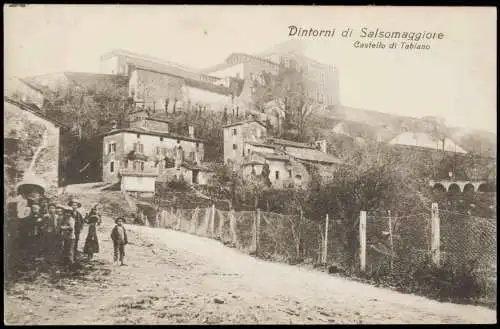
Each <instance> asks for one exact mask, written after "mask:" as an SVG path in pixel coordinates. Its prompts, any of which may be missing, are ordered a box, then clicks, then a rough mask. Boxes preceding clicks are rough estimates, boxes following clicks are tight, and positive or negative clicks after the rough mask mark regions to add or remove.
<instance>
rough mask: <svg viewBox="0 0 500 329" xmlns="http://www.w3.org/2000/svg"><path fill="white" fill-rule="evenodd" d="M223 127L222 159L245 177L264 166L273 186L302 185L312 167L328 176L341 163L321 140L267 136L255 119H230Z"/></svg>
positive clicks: (306, 181)
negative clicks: (308, 141) (307, 140)
mask: <svg viewBox="0 0 500 329" xmlns="http://www.w3.org/2000/svg"><path fill="white" fill-rule="evenodd" d="M223 130H224V134H223V136H224V162H225V163H226V164H230V165H233V166H236V167H237V168H239V170H241V172H242V174H243V177H244V178H246V179H252V177H253V176H254V175H261V174H262V172H263V169H264V167H267V169H268V170H269V173H268V178H269V181H270V182H271V184H272V186H273V187H275V188H288V187H305V186H307V184H308V183H309V181H310V179H311V172H312V171H313V169H314V170H315V171H316V172H317V173H318V174H319V175H320V176H321V177H323V178H324V179H328V178H330V177H332V175H334V173H335V171H336V170H337V169H338V167H339V166H341V165H342V162H341V161H340V160H339V159H338V158H336V157H335V156H333V155H331V154H328V153H327V152H326V149H327V145H326V141H325V140H321V141H317V142H316V143H314V144H306V143H297V142H293V141H289V140H284V139H278V138H272V137H268V136H267V128H266V127H265V125H264V124H262V123H261V122H260V121H258V120H254V119H249V120H245V121H239V122H234V123H230V124H227V125H225V126H223Z"/></svg>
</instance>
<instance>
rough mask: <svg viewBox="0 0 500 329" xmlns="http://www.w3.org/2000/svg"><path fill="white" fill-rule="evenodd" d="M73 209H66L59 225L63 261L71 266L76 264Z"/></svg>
mask: <svg viewBox="0 0 500 329" xmlns="http://www.w3.org/2000/svg"><path fill="white" fill-rule="evenodd" d="M72 213H73V211H72V209H64V217H63V220H62V223H61V225H60V226H59V230H60V232H61V233H60V236H61V240H62V241H61V242H62V243H61V247H62V256H63V261H64V262H65V263H66V264H67V265H70V266H73V265H74V264H75V254H74V251H75V219H74V218H73V216H72Z"/></svg>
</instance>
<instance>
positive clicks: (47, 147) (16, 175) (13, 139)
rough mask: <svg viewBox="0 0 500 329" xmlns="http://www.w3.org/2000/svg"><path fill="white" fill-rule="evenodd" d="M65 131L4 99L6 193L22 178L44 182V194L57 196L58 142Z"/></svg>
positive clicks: (32, 109)
mask: <svg viewBox="0 0 500 329" xmlns="http://www.w3.org/2000/svg"><path fill="white" fill-rule="evenodd" d="M66 131H67V127H66V126H65V125H64V124H62V123H60V122H58V121H57V120H54V119H51V118H48V117H47V116H45V115H44V114H43V113H42V112H41V111H40V110H39V109H38V108H36V107H34V106H32V105H27V104H24V103H22V102H19V101H16V100H13V99H11V98H8V97H5V98H4V161H5V163H4V179H5V187H6V188H7V189H8V190H7V191H6V192H7V193H12V192H13V190H12V189H11V188H13V186H15V184H17V183H18V182H20V181H21V180H22V178H23V177H24V176H25V175H34V176H37V177H38V178H41V179H43V180H44V181H45V183H46V185H47V193H48V194H49V195H51V194H52V195H55V194H57V188H58V187H59V186H60V185H61V184H62V179H63V169H64V168H62V165H61V164H60V162H61V161H60V158H61V156H60V155H61V154H60V153H61V148H60V143H61V138H62V136H64V135H65V133H66Z"/></svg>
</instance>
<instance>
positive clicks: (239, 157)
mask: <svg viewBox="0 0 500 329" xmlns="http://www.w3.org/2000/svg"><path fill="white" fill-rule="evenodd" d="M222 129H223V134H224V135H223V136H224V137H223V138H224V163H241V162H242V161H243V158H244V156H245V142H246V141H252V142H258V141H264V140H265V138H266V136H267V128H266V126H265V124H263V123H262V122H260V121H257V120H254V119H249V120H243V121H238V122H233V123H229V124H226V125H224V126H223V127H222Z"/></svg>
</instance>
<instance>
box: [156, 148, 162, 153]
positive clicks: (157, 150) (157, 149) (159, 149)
mask: <svg viewBox="0 0 500 329" xmlns="http://www.w3.org/2000/svg"><path fill="white" fill-rule="evenodd" d="M160 152H161V148H160V147H159V146H157V147H156V154H157V155H159V154H160Z"/></svg>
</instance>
